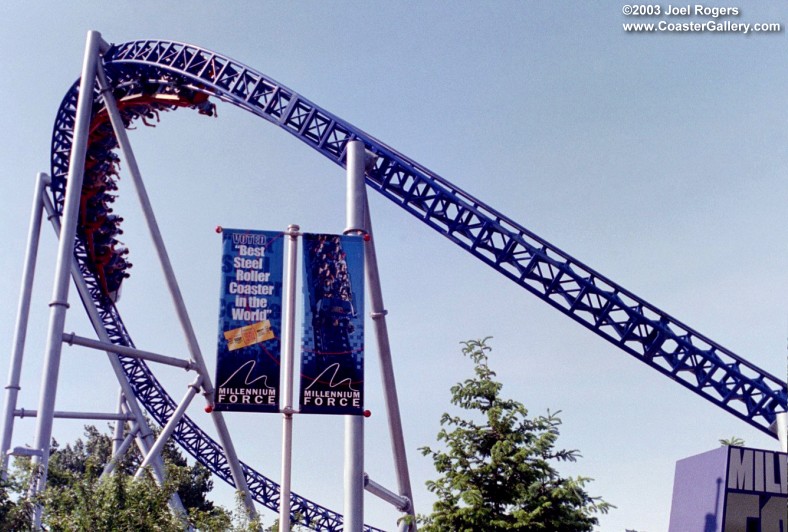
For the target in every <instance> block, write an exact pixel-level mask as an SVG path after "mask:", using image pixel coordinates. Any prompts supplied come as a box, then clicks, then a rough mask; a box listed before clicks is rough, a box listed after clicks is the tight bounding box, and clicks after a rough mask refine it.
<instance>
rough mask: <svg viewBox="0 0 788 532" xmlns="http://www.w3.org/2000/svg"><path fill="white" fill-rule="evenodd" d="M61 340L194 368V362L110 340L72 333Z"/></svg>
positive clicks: (178, 366)
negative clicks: (116, 343) (103, 340)
mask: <svg viewBox="0 0 788 532" xmlns="http://www.w3.org/2000/svg"><path fill="white" fill-rule="evenodd" d="M63 341H64V342H66V343H67V344H68V345H81V346H82V347H89V348H90V349H96V350H98V351H105V352H107V353H115V354H118V355H123V356H127V357H130V358H139V359H142V360H149V361H151V362H158V363H160V364H165V365H167V366H175V367H176V368H183V369H185V370H192V369H195V364H194V362H192V361H190V360H184V359H182V358H175V357H170V356H166V355H159V354H157V353H151V352H150V351H142V350H140V349H135V348H133V347H126V346H125V345H115V344H113V343H111V342H99V341H96V340H91V339H90V338H83V337H82V336H77V335H76V334H74V333H66V334H63Z"/></svg>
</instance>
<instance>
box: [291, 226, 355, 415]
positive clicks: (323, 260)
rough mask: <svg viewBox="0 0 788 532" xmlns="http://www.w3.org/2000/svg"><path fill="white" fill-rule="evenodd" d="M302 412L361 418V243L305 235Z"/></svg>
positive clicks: (336, 237) (351, 239)
mask: <svg viewBox="0 0 788 532" xmlns="http://www.w3.org/2000/svg"><path fill="white" fill-rule="evenodd" d="M303 249H304V254H303V257H304V260H303V264H304V285H303V290H304V314H305V318H304V334H303V337H302V346H301V393H300V403H301V412H304V413H310V414H359V415H360V414H362V413H363V408H364V241H363V239H362V237H360V236H337V235H314V234H304V235H303Z"/></svg>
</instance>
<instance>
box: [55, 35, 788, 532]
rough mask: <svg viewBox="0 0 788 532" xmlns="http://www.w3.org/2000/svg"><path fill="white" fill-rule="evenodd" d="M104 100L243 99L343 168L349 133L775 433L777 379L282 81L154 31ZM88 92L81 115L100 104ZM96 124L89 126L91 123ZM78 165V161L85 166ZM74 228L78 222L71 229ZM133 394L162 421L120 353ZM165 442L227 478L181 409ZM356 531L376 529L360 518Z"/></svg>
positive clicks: (633, 349)
mask: <svg viewBox="0 0 788 532" xmlns="http://www.w3.org/2000/svg"><path fill="white" fill-rule="evenodd" d="M103 64H104V69H105V71H106V73H107V76H108V78H109V80H110V83H111V85H112V87H113V92H114V96H115V97H116V99H117V100H118V101H119V102H120V103H121V105H122V104H123V102H124V101H125V102H134V101H137V102H142V103H140V104H139V105H138V106H137V107H136V109H135V108H134V107H133V106H130V107H129V108H128V109H127V111H126V115H125V116H126V118H127V119H128V120H129V121H131V120H132V119H134V118H142V119H143V120H144V119H145V116H146V113H148V114H147V116H150V114H149V113H150V112H151V111H155V112H158V111H161V110H170V109H174V108H176V107H180V106H183V107H192V108H197V109H199V110H200V111H201V112H205V113H210V112H211V109H210V107H209V106H210V104H206V101H207V100H206V96H209V97H212V98H214V99H216V100H221V101H225V102H228V103H231V104H233V105H236V106H238V107H240V108H242V109H245V110H247V111H249V112H251V113H253V114H255V115H257V116H259V117H261V118H263V119H265V120H267V121H269V122H271V123H273V124H275V125H276V126H278V127H280V128H282V129H284V130H285V131H287V132H288V133H290V134H291V135H293V136H295V137H296V138H298V139H299V140H300V141H302V142H304V143H305V144H306V145H308V146H309V147H311V148H312V149H314V150H317V151H318V152H320V153H321V154H323V155H324V156H325V157H327V158H328V159H330V160H331V161H332V162H334V163H336V164H338V165H340V166H344V160H345V159H344V157H345V147H346V146H347V143H348V141H350V140H360V141H362V142H363V143H364V145H365V146H366V149H367V150H368V151H369V152H371V153H373V154H374V155H375V156H376V159H375V164H374V165H373V166H372V167H371V168H370V169H368V171H367V174H366V182H367V185H368V187H369V188H371V189H373V190H375V191H377V192H379V193H380V194H382V195H383V196H385V197H386V198H388V199H389V200H391V201H393V202H394V203H396V204H397V205H398V206H400V207H401V208H403V209H404V210H406V211H407V212H409V213H410V214H412V215H413V216H415V217H416V218H418V219H419V220H421V221H422V222H424V223H425V224H427V225H428V226H429V227H431V228H432V229H433V230H435V231H437V232H439V233H440V234H442V235H444V236H445V237H446V238H448V239H449V240H451V241H452V242H454V243H455V244H457V245H458V246H460V247H461V248H463V249H464V250H466V251H467V252H468V253H470V254H471V255H473V256H474V257H476V258H477V259H479V260H481V261H482V262H484V263H486V264H487V265H488V266H490V267H491V268H493V269H495V270H496V271H497V272H499V273H500V274H502V275H504V276H505V277H507V278H509V279H510V280H512V281H513V282H514V283H515V284H517V285H518V286H520V287H522V288H524V289H525V290H527V291H528V292H530V293H532V294H534V295H535V296H537V297H538V298H540V299H541V300H542V301H544V302H546V303H548V304H549V305H551V306H552V307H554V308H556V309H557V310H559V311H560V312H562V313H564V314H565V315H567V316H568V317H570V318H572V319H573V320H575V321H576V322H578V323H579V324H581V325H582V326H584V327H586V328H587V329H589V330H591V331H593V332H594V333H596V334H598V335H599V336H601V337H602V338H604V339H606V340H608V341H609V342H611V343H613V344H614V345H616V346H618V347H619V348H621V349H623V350H624V351H625V352H627V353H629V354H630V355H632V356H634V357H635V358H637V359H638V360H640V361H642V362H643V363H645V364H647V365H648V366H650V367H651V368H653V369H655V370H657V371H659V372H660V373H662V374H663V375H665V376H666V377H669V378H670V379H672V380H674V381H675V382H677V383H679V384H681V385H682V386H684V387H686V388H688V389H689V390H691V391H693V392H694V393H696V394H698V395H700V396H701V397H703V398H704V399H706V400H708V401H711V402H712V403H714V404H715V405H717V406H718V407H720V408H722V409H723V410H726V411H727V412H729V413H731V414H733V415H734V416H736V417H738V418H740V419H741V420H743V421H745V422H747V423H749V424H750V425H752V426H753V427H755V428H757V429H759V430H761V431H763V432H765V433H766V434H769V435H770V436H773V437H776V435H775V433H774V432H773V430H772V429H771V425H772V424H773V423H774V422H775V419H776V415H777V414H778V413H780V412H784V411H786V410H788V391H786V383H785V382H783V381H781V380H780V379H778V378H776V377H775V376H773V375H771V374H769V373H767V372H765V371H763V370H762V369H760V368H758V367H757V366H755V365H753V364H751V363H750V362H748V361H746V360H745V359H744V358H742V357H740V356H738V355H736V354H734V353H733V352H731V351H729V350H728V349H726V348H724V347H722V346H721V345H719V344H717V343H715V342H714V341H712V340H710V339H709V338H707V337H705V336H703V335H702V334H700V333H698V332H697V331H695V330H693V329H692V328H690V327H688V326H687V325H685V324H683V323H681V322H680V321H678V320H676V319H675V318H673V317H672V316H670V315H669V314H667V313H666V312H664V311H662V310H660V309H658V308H656V307H654V306H653V305H651V304H649V303H648V302H646V301H644V300H643V299H641V298H639V297H638V296H636V295H635V294H633V293H631V292H629V291H627V290H626V289H624V288H622V287H620V286H619V285H617V284H616V283H614V282H613V281H611V280H609V279H607V278H606V277H605V276H603V275H602V274H600V273H599V272H596V271H594V270H593V269H591V268H589V267H588V266H586V265H584V264H583V263H581V262H580V261H578V260H576V259H574V258H572V257H571V256H569V255H568V254H566V253H564V252H563V251H561V250H560V249H558V248H557V247H555V246H553V245H552V244H550V243H549V242H547V241H546V240H544V239H542V238H540V237H539V236H537V235H535V234H533V233H532V232H530V231H529V230H527V229H525V228H524V227H522V226H521V225H519V224H518V223H516V222H514V221H513V220H511V219H510V218H508V217H506V216H505V215H503V214H501V213H499V212H498V211H496V210H494V209H492V208H490V207H489V206H487V205H485V204H484V203H483V202H482V201H480V200H478V199H476V198H474V197H473V196H471V195H470V194H467V193H466V192H464V191H462V190H460V189H459V188H458V187H456V186H454V185H452V184H451V183H450V182H448V181H447V180H445V179H443V178H442V177H440V176H438V175H437V174H435V173H434V172H432V171H430V170H428V169H427V168H425V167H423V166H421V165H420V164H418V163H417V162H415V161H413V160H411V159H409V158H408V157H406V156H404V155H402V154H401V153H399V152H397V151H395V150H393V149H392V148H390V147H388V146H387V145H385V144H384V143H382V142H380V141H378V140H377V139H375V138H374V137H372V136H370V135H368V134H367V133H365V132H363V131H361V130H359V129H358V128H356V127H354V126H352V125H351V124H349V123H347V122H345V121H343V120H341V119H340V118H338V117H336V116H334V115H332V114H331V113H329V112H328V111H325V110H324V109H322V108H320V107H318V106H317V105H315V104H314V103H312V102H311V101H309V100H307V99H306V98H304V97H302V96H300V95H299V94H297V93H295V92H294V91H292V90H290V89H289V88H287V87H285V86H284V85H282V84H280V83H278V82H276V81H274V80H273V79H271V78H269V77H267V76H265V75H264V74H261V73H260V72H257V71H256V70H253V69H251V68H249V67H247V66H245V65H243V64H241V63H239V62H237V61H234V60H232V59H230V58H228V57H225V56H223V55H221V54H217V53H215V52H212V51H209V50H205V49H203V48H199V47H197V46H193V45H189V44H184V43H178V42H173V41H165V40H140V41H133V42H127V43H123V44H118V45H114V46H112V47H111V48H110V49H109V51H108V52H106V53H105V54H104V57H103ZM78 95H79V81H77V82H76V83H75V84H74V85H73V86H72V87H71V89H70V90H69V92H68V93H67V94H66V96H65V97H64V99H63V102H62V104H61V106H60V108H59V110H58V113H57V118H56V121H55V125H54V131H53V137H52V150H51V176H52V186H51V191H52V195H53V200H54V202H55V205H57V208H58V210H59V211H60V212H62V208H63V203H64V191H65V187H66V176H67V172H68V165H69V157H70V153H71V143H72V138H73V129H74V121H75V109H76V101H77V97H78ZM102 108H103V104H102V100H101V97H100V95H99V93H98V91H96V92H95V93H94V120H96V119H95V117H98V116H99V115H100V114H101V112H102ZM97 131H98V129H97ZM94 145H95V147H96V149H94V150H92V151H91V150H90V149H89V156H91V157H94V158H98V159H102V158H103V159H104V160H98V161H93V163H95V164H93V167H97V165H101V164H104V165H105V166H104V167H105V168H106V167H107V165H109V166H112V164H113V160H114V159H116V158H117V157H116V156H115V155H114V153H113V150H114V149H115V148H116V147H117V143H116V142H115V141H114V137H107V136H102V135H101V134H99V133H96V134H92V135H91V147H94ZM86 173H87V171H86ZM82 234H83V235H84V231H83V233H82ZM74 253H75V257H76V259H77V263H78V265H79V269H80V271H81V272H82V275H83V277H84V279H85V281H86V283H87V284H88V286H89V288H90V293H91V297H92V301H85V302H83V303H84V304H85V305H95V307H96V308H97V310H98V311H99V314H100V316H101V319H102V321H103V326H104V328H105V329H106V331H107V333H108V334H109V336H110V338H111V340H112V342H113V343H115V344H116V345H125V346H133V343H132V340H131V337H130V335H129V333H128V331H127V330H126V328H125V326H124V324H123V321H122V319H121V316H120V314H119V313H118V310H117V308H116V307H115V305H114V304H113V302H112V298H111V297H110V295H109V294H108V291H107V284H106V279H105V278H103V275H102V273H101V270H100V269H98V268H97V265H96V259H95V256H94V253H93V252H92V251H91V249H90V245H89V243H88V242H86V238H84V236H82V237H80V236H79V235H78V238H77V242H76V244H75V250H74ZM120 359H121V361H122V365H123V368H124V370H125V372H126V375H127V377H128V379H129V381H130V383H131V386H132V388H133V390H134V392H135V394H136V395H137V397H138V399H139V400H140V401H141V402H142V403H143V404H144V406H145V407H146V409H147V410H148V412H149V413H150V415H151V416H152V417H153V418H154V419H155V420H156V421H157V422H158V423H160V424H165V423H166V422H167V420H168V419H169V418H170V416H171V415H172V413H173V411H174V410H175V407H176V404H175V402H174V401H173V399H172V398H170V396H169V395H168V394H167V392H166V391H165V389H164V388H163V386H162V385H161V384H160V383H159V382H158V381H157V379H156V377H155V376H154V374H153V372H152V371H151V370H150V368H149V367H148V366H147V365H146V364H145V363H144V362H142V361H141V360H138V359H132V358H126V357H120ZM174 438H175V440H176V441H177V442H178V443H179V444H180V445H181V446H182V447H183V448H184V449H185V450H186V451H187V452H188V453H190V454H191V455H192V456H193V457H194V458H195V459H196V460H198V461H199V462H200V463H202V464H203V465H205V466H206V467H208V468H209V469H210V470H211V471H212V472H213V473H215V474H216V475H218V476H219V477H220V478H222V479H223V480H224V481H226V482H228V483H229V484H231V485H233V481H232V476H231V473H230V469H229V466H228V464H227V462H226V459H225V458H224V454H223V453H222V449H221V447H220V445H219V444H218V443H217V442H215V441H214V440H212V439H211V438H210V437H209V436H208V435H207V434H206V433H205V432H204V431H203V430H202V429H201V428H200V427H199V426H198V425H197V424H196V423H195V422H194V421H192V420H191V419H190V418H187V417H185V418H183V419H182V421H181V422H180V423H179V424H178V427H177V428H176V430H175V433H174ZM242 468H243V471H244V473H245V475H246V478H247V481H248V483H249V487H250V490H251V491H252V492H253V497H254V498H255V499H256V500H257V501H258V502H260V503H261V504H263V505H265V506H266V507H268V508H271V509H274V510H276V509H277V508H278V504H279V486H278V485H277V484H276V483H274V482H273V481H271V480H270V479H268V478H266V477H265V476H263V475H262V474H260V473H258V472H257V471H255V470H254V469H252V468H251V467H249V466H248V465H246V464H242ZM292 503H293V506H292V511H293V514H294V516H298V518H299V520H300V521H301V522H302V523H303V524H306V525H307V526H309V527H310V528H314V529H319V530H341V529H342V516H341V515H339V514H337V513H336V512H333V511H331V510H328V509H326V508H323V507H321V506H320V505H318V504H315V503H313V502H311V501H309V500H307V499H305V498H303V497H300V496H298V495H295V494H293V495H292ZM365 529H366V530H376V529H374V528H372V527H366V528H365Z"/></svg>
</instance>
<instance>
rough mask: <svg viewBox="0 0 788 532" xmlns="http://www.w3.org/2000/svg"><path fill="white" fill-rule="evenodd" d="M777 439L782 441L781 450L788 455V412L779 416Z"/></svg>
mask: <svg viewBox="0 0 788 532" xmlns="http://www.w3.org/2000/svg"><path fill="white" fill-rule="evenodd" d="M777 438H778V439H779V440H780V450H781V451H782V452H784V453H788V412H781V413H779V414H777Z"/></svg>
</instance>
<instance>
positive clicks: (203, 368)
mask: <svg viewBox="0 0 788 532" xmlns="http://www.w3.org/2000/svg"><path fill="white" fill-rule="evenodd" d="M98 82H99V87H100V88H101V95H102V98H103V100H104V105H105V107H106V108H107V113H108V114H109V118H110V122H111V124H112V129H113V131H114V132H115V138H116V139H117V141H118V144H119V145H120V149H121V151H122V152H123V156H124V158H125V160H126V164H127V165H128V169H129V173H130V174H131V178H132V180H133V181H134V186H135V188H136V189H137V196H138V197H139V201H140V207H141V208H142V211H143V213H144V215H145V221H146V222H147V224H148V230H149V231H150V235H151V239H152V240H153V244H154V247H155V248H156V252H157V254H158V257H159V263H160V266H161V269H162V272H163V273H164V278H165V281H166V282H167V288H168V289H169V291H170V296H171V297H172V300H173V304H174V306H175V311H176V314H177V315H178V321H179V322H180V324H181V328H182V329H183V332H184V335H185V336H186V343H187V345H188V348H189V353H190V355H191V358H192V360H193V361H194V362H195V363H196V364H197V367H198V368H199V373H200V374H201V375H202V377H203V382H202V388H203V395H204V396H205V400H206V402H207V403H208V406H209V408H210V409H211V419H212V420H213V422H214V426H215V427H216V430H217V432H218V434H219V440H220V441H221V444H222V447H223V449H224V453H225V456H226V458H227V463H228V465H229V467H230V472H231V473H232V477H233V481H234V482H235V486H236V489H237V490H238V491H239V492H240V493H241V494H242V496H243V499H244V504H245V506H246V509H247V511H248V513H249V516H250V517H251V518H252V519H254V518H256V517H257V510H255V507H254V502H253V501H252V496H251V493H250V492H249V486H248V485H247V483H246V477H245V475H244V473H243V469H242V468H241V463H240V461H239V460H238V454H237V453H236V451H235V446H234V445H233V442H232V439H231V438H230V431H229V430H228V429H227V424H226V423H225V421H224V417H223V416H222V413H221V412H218V411H216V410H213V393H214V388H213V384H212V383H211V377H210V373H209V372H208V366H207V365H206V364H205V359H204V358H203V356H202V352H201V351H200V346H199V344H198V343H197V335H196V334H195V333H194V328H193V327H192V324H191V320H190V319H189V314H188V312H187V310H186V304H185V302H184V300H183V295H182V294H181V290H180V287H179V286H178V281H177V279H176V278H175V273H174V270H173V268H172V262H171V261H170V257H169V255H168V254H167V248H166V247H165V245H164V239H163V238H162V235H161V231H160V230H159V225H158V223H157V221H156V216H155V215H154V213H153V207H152V206H151V202H150V198H149V197H148V193H147V191H146V189H145V185H144V183H143V182H142V175H141V173H140V170H139V166H137V159H136V157H135V156H134V152H133V150H132V149H131V143H130V142H129V138H128V135H126V129H125V127H124V125H123V120H122V119H121V116H120V112H119V111H118V106H117V104H116V103H115V98H114V97H113V96H112V88H111V86H110V84H109V82H108V80H107V76H106V74H105V73H104V70H103V69H102V68H100V69H98Z"/></svg>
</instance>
